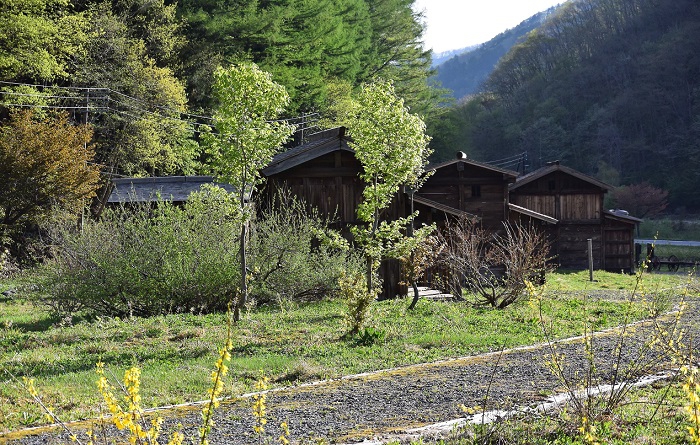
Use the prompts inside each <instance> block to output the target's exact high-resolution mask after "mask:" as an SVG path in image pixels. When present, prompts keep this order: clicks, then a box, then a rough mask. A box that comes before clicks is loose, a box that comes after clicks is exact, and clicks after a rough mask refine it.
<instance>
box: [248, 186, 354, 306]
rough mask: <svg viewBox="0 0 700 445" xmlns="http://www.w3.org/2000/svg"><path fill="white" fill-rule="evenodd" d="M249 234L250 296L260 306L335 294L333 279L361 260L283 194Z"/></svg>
mask: <svg viewBox="0 0 700 445" xmlns="http://www.w3.org/2000/svg"><path fill="white" fill-rule="evenodd" d="M275 201H276V203H275V204H274V205H272V206H270V207H269V209H268V210H265V211H264V212H262V214H261V215H260V217H259V218H258V219H257V220H256V221H255V223H254V224H253V228H252V231H251V243H250V244H251V262H252V264H253V276H252V279H251V293H252V295H253V297H254V298H255V299H256V300H257V301H258V302H262V303H267V302H280V301H285V300H286V301H289V300H293V301H304V300H317V299H320V298H322V297H324V296H327V295H332V294H335V293H337V290H338V279H339V278H340V277H341V276H342V274H343V273H346V272H347V271H354V270H361V269H360V268H361V267H362V266H361V262H362V258H361V257H360V255H359V254H358V253H356V252H353V251H351V250H350V249H349V248H348V244H347V242H346V241H345V240H344V239H342V238H341V237H340V236H339V235H338V234H337V233H336V232H333V231H332V230H330V229H329V228H328V222H327V221H325V220H324V219H323V218H321V217H320V216H318V214H317V213H316V212H315V211H313V210H311V211H309V209H307V208H306V206H305V205H304V204H303V203H302V202H300V201H298V200H296V199H292V198H289V197H287V196H284V195H283V194H282V195H280V196H277V197H276V198H275Z"/></svg>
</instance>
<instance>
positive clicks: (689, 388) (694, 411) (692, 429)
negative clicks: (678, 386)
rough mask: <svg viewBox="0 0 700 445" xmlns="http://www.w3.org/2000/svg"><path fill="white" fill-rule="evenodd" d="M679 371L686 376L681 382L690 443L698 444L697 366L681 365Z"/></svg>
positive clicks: (699, 402)
mask: <svg viewBox="0 0 700 445" xmlns="http://www.w3.org/2000/svg"><path fill="white" fill-rule="evenodd" d="M681 372H682V373H683V374H684V375H685V376H686V379H685V383H683V391H684V392H685V394H686V396H687V403H686V405H685V407H684V408H685V412H686V413H687V414H688V418H689V419H690V424H691V426H688V427H687V428H688V433H689V434H690V438H691V443H692V444H694V445H700V383H698V381H697V375H698V368H696V367H694V366H693V367H688V366H683V367H681Z"/></svg>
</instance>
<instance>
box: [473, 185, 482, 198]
mask: <svg viewBox="0 0 700 445" xmlns="http://www.w3.org/2000/svg"><path fill="white" fill-rule="evenodd" d="M480 196H481V186H480V185H473V186H472V198H478V197H480Z"/></svg>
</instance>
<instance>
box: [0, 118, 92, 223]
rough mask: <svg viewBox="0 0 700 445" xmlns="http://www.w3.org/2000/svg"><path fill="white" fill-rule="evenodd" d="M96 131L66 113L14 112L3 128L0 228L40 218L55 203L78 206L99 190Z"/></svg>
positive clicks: (0, 137)
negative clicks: (93, 144) (42, 116)
mask: <svg viewBox="0 0 700 445" xmlns="http://www.w3.org/2000/svg"><path fill="white" fill-rule="evenodd" d="M91 136H92V131H91V130H90V129H89V128H88V127H85V126H81V127H77V126H73V125H71V124H70V123H69V122H68V118H67V116H66V115H63V114H61V115H56V116H51V117H48V118H46V119H44V120H38V119H37V116H36V113H34V112H33V111H16V112H14V113H13V114H12V115H11V118H10V120H9V122H7V123H6V124H5V125H4V126H2V127H0V210H1V211H2V214H1V215H0V218H1V219H0V233H2V231H5V232H7V231H8V230H10V229H13V228H14V229H18V228H21V227H23V226H25V225H30V224H36V223H40V222H42V221H43V220H44V219H45V218H46V217H47V216H48V215H49V214H50V213H51V211H52V209H53V207H54V206H59V207H62V208H65V209H67V210H70V211H78V210H79V209H80V208H81V206H83V205H84V203H85V201H84V200H85V199H88V198H90V197H91V196H93V195H94V192H95V189H96V188H97V183H98V180H99V170H98V168H97V167H96V166H94V165H92V164H90V161H92V159H93V156H94V151H93V149H92V147H91V146H89V145H87V144H88V142H89V141H90V139H91Z"/></svg>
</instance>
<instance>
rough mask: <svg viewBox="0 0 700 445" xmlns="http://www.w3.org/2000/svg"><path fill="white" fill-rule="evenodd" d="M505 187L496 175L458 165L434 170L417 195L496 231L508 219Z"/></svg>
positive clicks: (504, 178) (503, 179) (503, 178)
mask: <svg viewBox="0 0 700 445" xmlns="http://www.w3.org/2000/svg"><path fill="white" fill-rule="evenodd" d="M510 180H511V181H512V178H510ZM508 183H509V177H507V176H505V175H504V174H503V173H501V172H499V171H494V170H491V169H488V168H484V167H481V166H478V165H472V164H469V163H467V162H458V163H454V164H448V165H445V166H444V167H440V168H437V169H436V170H435V173H434V174H433V175H432V176H431V177H430V178H428V180H427V181H426V183H425V184H424V185H423V187H421V189H420V190H419V191H418V192H416V194H417V195H419V196H421V197H424V198H426V199H430V200H432V201H435V202H437V203H440V204H444V205H447V206H449V207H452V208H453V209H457V210H461V211H463V212H467V213H470V214H472V215H476V216H478V217H479V218H481V223H482V225H483V226H484V227H485V228H489V229H496V230H498V229H499V228H500V227H501V224H502V222H503V221H506V219H507V216H508V215H507V210H506V208H507V204H508V201H507V199H508ZM422 220H423V217H421V221H422Z"/></svg>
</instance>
